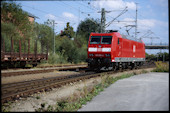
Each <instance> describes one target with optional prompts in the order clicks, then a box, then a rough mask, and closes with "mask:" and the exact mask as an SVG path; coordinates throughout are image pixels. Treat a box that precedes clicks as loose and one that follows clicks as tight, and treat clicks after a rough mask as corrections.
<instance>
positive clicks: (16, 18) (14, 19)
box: [1, 1, 33, 38]
mask: <svg viewBox="0 0 170 113" xmlns="http://www.w3.org/2000/svg"><path fill="white" fill-rule="evenodd" d="M1 22H2V23H13V25H14V26H16V31H18V32H19V34H20V35H21V37H24V38H29V37H30V36H31V35H32V32H30V31H32V27H33V25H32V24H31V23H30V21H29V20H28V14H27V12H25V11H23V10H22V9H21V5H20V4H16V3H15V2H5V1H2V2H1ZM21 37H20V38H21Z"/></svg>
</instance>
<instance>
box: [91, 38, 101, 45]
mask: <svg viewBox="0 0 170 113" xmlns="http://www.w3.org/2000/svg"><path fill="white" fill-rule="evenodd" d="M100 38H101V36H91V40H90V44H99V43H100Z"/></svg>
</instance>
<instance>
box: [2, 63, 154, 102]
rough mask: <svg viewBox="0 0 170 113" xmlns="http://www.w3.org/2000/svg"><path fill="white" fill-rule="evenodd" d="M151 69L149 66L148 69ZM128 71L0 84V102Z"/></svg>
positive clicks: (90, 73)
mask: <svg viewBox="0 0 170 113" xmlns="http://www.w3.org/2000/svg"><path fill="white" fill-rule="evenodd" d="M151 66H152V67H153V65H150V66H149V67H151ZM141 68H148V66H147V65H144V66H142V67H140V68H139V69H141ZM127 70H130V69H125V70H117V71H107V72H101V73H96V72H84V73H80V74H76V75H75V74H74V75H64V76H57V77H51V78H43V79H38V80H31V81H24V82H17V83H9V84H1V102H2V103H5V102H8V101H11V100H16V99H19V98H20V97H27V96H29V95H31V94H34V93H37V92H43V91H48V90H51V89H52V88H57V87H61V86H62V85H65V84H67V83H70V82H76V81H79V80H84V79H89V78H93V77H97V76H100V75H102V74H113V73H118V72H120V71H121V72H123V71H127Z"/></svg>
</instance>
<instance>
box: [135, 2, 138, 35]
mask: <svg viewBox="0 0 170 113" xmlns="http://www.w3.org/2000/svg"><path fill="white" fill-rule="evenodd" d="M137 12H138V10H137V3H136V21H135V25H136V27H135V38H137Z"/></svg>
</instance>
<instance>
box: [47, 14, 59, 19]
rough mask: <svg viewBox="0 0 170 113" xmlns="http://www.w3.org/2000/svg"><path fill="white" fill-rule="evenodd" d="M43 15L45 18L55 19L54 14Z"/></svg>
mask: <svg viewBox="0 0 170 113" xmlns="http://www.w3.org/2000/svg"><path fill="white" fill-rule="evenodd" d="M45 17H46V18H47V19H51V20H56V16H54V15H52V14H47V15H45Z"/></svg>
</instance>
